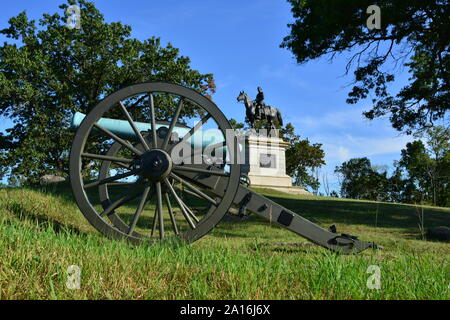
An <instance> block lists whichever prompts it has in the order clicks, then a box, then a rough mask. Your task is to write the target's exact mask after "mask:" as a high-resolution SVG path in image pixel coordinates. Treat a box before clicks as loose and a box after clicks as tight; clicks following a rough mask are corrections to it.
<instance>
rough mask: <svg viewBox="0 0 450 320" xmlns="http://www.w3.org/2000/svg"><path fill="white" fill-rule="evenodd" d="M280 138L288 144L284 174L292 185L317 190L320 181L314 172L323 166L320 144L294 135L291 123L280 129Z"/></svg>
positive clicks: (323, 154)
mask: <svg viewBox="0 0 450 320" xmlns="http://www.w3.org/2000/svg"><path fill="white" fill-rule="evenodd" d="M280 136H281V137H282V138H283V139H284V140H285V141H287V142H288V143H289V147H288V148H287V149H286V173H287V174H288V175H289V176H291V177H292V178H293V180H294V181H293V183H294V185H296V186H303V187H311V188H312V189H313V190H317V189H318V188H319V185H320V181H319V177H318V175H316V174H315V170H316V169H318V168H320V167H321V166H322V165H324V164H325V160H324V158H325V152H324V151H323V149H322V144H320V143H311V142H310V141H309V140H308V139H303V140H302V139H301V138H300V136H299V135H297V134H295V132H294V126H293V125H292V124H291V123H288V124H287V125H286V126H285V127H284V128H281V130H280Z"/></svg>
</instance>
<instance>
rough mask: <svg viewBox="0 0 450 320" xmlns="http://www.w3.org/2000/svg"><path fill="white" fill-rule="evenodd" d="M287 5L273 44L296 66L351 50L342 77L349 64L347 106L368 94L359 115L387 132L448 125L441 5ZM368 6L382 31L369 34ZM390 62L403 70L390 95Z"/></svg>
mask: <svg viewBox="0 0 450 320" xmlns="http://www.w3.org/2000/svg"><path fill="white" fill-rule="evenodd" d="M288 1H289V2H290V4H291V5H292V13H293V16H294V19H295V21H294V23H292V24H289V27H290V34H289V35H288V36H286V37H285V38H284V41H283V42H282V44H281V47H283V48H287V49H289V50H291V51H292V53H293V54H294V55H295V57H296V59H297V62H298V63H306V62H307V61H309V60H313V59H317V58H319V57H322V56H327V55H331V58H330V59H331V60H332V59H333V58H334V57H335V56H336V55H337V54H342V53H343V52H347V51H351V52H353V54H352V56H351V58H350V59H349V60H348V63H347V66H346V73H348V72H349V71H350V70H352V69H353V67H355V69H354V76H355V85H354V87H353V89H352V90H351V91H350V92H349V97H348V99H347V102H348V103H352V104H354V103H357V102H358V101H360V100H362V99H366V98H368V97H372V103H373V106H372V108H371V109H370V110H368V111H366V112H364V115H365V117H367V118H368V119H374V118H377V117H382V116H385V115H388V116H389V118H390V121H391V123H392V126H393V127H394V128H395V129H397V130H399V131H406V132H407V133H411V132H414V131H421V130H423V129H424V128H427V127H430V126H433V125H434V124H435V123H436V121H437V120H442V121H444V122H445V121H448V111H449V110H450V90H449V89H450V54H449V52H450V37H449V32H448V30H450V19H449V17H450V3H449V0H431V1H430V0H379V1H376V2H374V1H372V0H333V1H329V0H288ZM374 3H375V4H377V5H378V6H379V7H380V9H381V23H382V26H381V28H380V29H373V30H369V29H368V28H367V25H366V20H367V19H368V17H369V15H368V14H367V13H366V9H367V8H368V7H369V6H370V5H373V4H374ZM398 64H403V65H404V66H405V67H406V68H407V70H408V72H409V74H410V82H409V83H408V84H407V85H406V86H405V87H403V88H402V89H401V90H400V91H399V92H398V93H396V94H395V95H393V94H391V93H390V92H389V90H388V89H389V87H390V85H391V83H392V82H393V81H394V80H395V73H396V70H398V68H396V67H397V65H398ZM392 65H394V67H392ZM389 66H391V67H390V68H389ZM447 123H448V122H447Z"/></svg>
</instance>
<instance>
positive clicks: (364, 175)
mask: <svg viewBox="0 0 450 320" xmlns="http://www.w3.org/2000/svg"><path fill="white" fill-rule="evenodd" d="M422 138H423V139H424V140H425V141H426V144H425V143H424V142H422V140H415V141H413V142H409V143H407V144H406V147H405V149H403V150H402V151H401V157H400V160H398V161H395V162H394V171H393V173H392V174H391V176H388V173H387V170H386V169H383V168H381V170H380V168H378V170H377V168H376V166H374V165H372V164H371V162H370V160H369V159H367V158H354V159H350V160H349V161H346V162H344V163H342V165H341V166H338V167H336V170H335V172H336V173H338V174H340V177H341V196H342V197H345V198H353V199H368V200H383V201H393V202H404V203H427V204H432V205H438V206H450V130H449V129H445V128H444V127H442V126H437V127H434V128H432V129H428V130H427V131H426V133H425V134H424V135H423V137H422Z"/></svg>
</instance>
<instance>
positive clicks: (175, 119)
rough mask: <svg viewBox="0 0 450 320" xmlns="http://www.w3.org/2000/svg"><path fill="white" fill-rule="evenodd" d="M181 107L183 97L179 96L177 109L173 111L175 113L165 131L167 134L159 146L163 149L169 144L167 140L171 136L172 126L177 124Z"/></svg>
mask: <svg viewBox="0 0 450 320" xmlns="http://www.w3.org/2000/svg"><path fill="white" fill-rule="evenodd" d="M182 108H183V99H182V98H180V101H179V102H178V106H177V110H176V111H175V114H174V115H173V118H172V122H171V123H170V126H169V131H168V132H167V136H166V137H165V138H164V142H163V144H162V146H161V149H163V150H165V149H166V148H167V145H168V144H169V140H170V138H171V137H172V132H173V128H174V127H175V125H176V124H177V121H178V117H179V116H180V112H181V109H182Z"/></svg>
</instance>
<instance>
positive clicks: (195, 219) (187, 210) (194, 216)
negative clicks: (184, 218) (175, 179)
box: [180, 198, 200, 223]
mask: <svg viewBox="0 0 450 320" xmlns="http://www.w3.org/2000/svg"><path fill="white" fill-rule="evenodd" d="M180 202H181V204H182V205H183V206H184V209H186V212H187V213H188V214H189V215H190V216H191V218H192V219H194V221H195V222H196V223H198V222H199V221H200V219H199V218H197V216H196V215H195V214H194V213H193V212H192V210H191V209H190V208H189V207H188V206H187V205H186V203H184V201H183V199H181V198H180Z"/></svg>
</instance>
